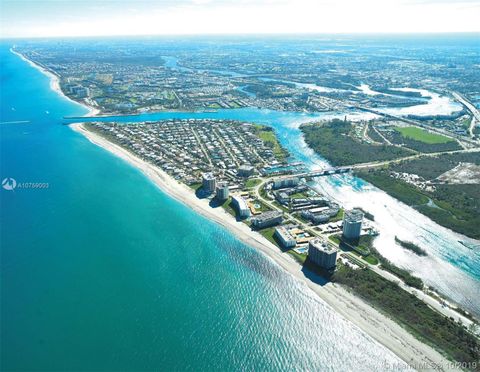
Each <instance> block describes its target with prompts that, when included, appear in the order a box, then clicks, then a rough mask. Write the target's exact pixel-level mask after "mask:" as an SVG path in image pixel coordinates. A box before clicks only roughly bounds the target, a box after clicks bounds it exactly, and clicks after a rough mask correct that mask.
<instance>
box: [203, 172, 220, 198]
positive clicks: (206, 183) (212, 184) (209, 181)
mask: <svg viewBox="0 0 480 372" xmlns="http://www.w3.org/2000/svg"><path fill="white" fill-rule="evenodd" d="M216 186H217V178H216V177H215V175H214V174H213V173H211V172H208V173H203V174H202V188H203V190H204V191H205V192H206V193H209V194H212V193H214V192H215V189H216Z"/></svg>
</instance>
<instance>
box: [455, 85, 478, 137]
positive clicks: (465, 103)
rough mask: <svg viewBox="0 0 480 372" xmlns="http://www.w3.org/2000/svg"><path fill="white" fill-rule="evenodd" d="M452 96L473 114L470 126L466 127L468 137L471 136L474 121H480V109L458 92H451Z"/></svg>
mask: <svg viewBox="0 0 480 372" xmlns="http://www.w3.org/2000/svg"><path fill="white" fill-rule="evenodd" d="M452 94H453V96H454V97H455V98H456V99H457V101H458V102H460V103H461V104H462V105H463V106H464V107H465V108H466V109H467V110H468V111H470V112H471V113H472V115H473V117H472V122H471V123H470V127H469V128H468V132H469V133H470V137H472V138H473V136H474V135H473V129H474V128H475V123H476V122H478V123H480V111H478V109H477V108H476V107H475V106H474V105H473V104H472V103H471V102H470V101H469V100H467V99H466V98H465V97H463V96H462V95H461V94H460V93H457V92H452Z"/></svg>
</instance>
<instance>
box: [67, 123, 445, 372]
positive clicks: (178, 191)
mask: <svg viewBox="0 0 480 372" xmlns="http://www.w3.org/2000/svg"><path fill="white" fill-rule="evenodd" d="M70 127H71V128H72V130H74V131H76V132H77V133H80V134H82V135H83V136H85V137H86V138H87V139H88V140H89V141H90V142H91V143H93V144H95V145H97V146H99V147H101V148H103V149H104V150H106V151H108V152H110V153H112V154H113V155H115V156H117V157H119V158H120V159H122V160H124V161H126V162H127V163H129V164H130V165H132V166H134V167H135V168H137V169H138V170H140V171H141V172H142V173H143V174H144V175H145V176H147V177H148V178H149V180H150V181H152V182H153V183H154V184H155V185H156V186H157V187H158V188H159V189H160V190H162V191H163V192H165V193H166V194H167V195H168V196H170V197H173V198H174V199H176V200H177V201H179V202H181V203H182V204H184V205H186V206H188V207H189V208H191V209H192V210H193V211H195V212H196V213H199V214H201V215H202V216H204V217H206V218H208V219H210V220H212V221H213V222H216V223H218V224H220V225H221V226H223V227H224V228H226V229H227V230H228V231H229V232H231V233H233V234H234V235H235V237H236V238H237V239H239V240H240V241H242V242H243V243H245V244H246V245H249V246H250V247H253V248H255V249H257V250H258V251H260V253H262V254H263V255H264V256H266V257H267V258H268V259H270V260H272V261H273V262H274V263H275V264H277V265H279V266H280V267H282V268H283V269H284V270H285V271H286V272H287V273H289V274H290V275H292V276H293V277H294V278H295V279H296V280H299V281H300V282H301V283H302V284H303V285H305V286H306V287H308V288H309V289H310V290H312V291H313V292H314V293H315V294H316V295H317V296H318V298H319V299H320V300H321V301H323V302H325V303H326V304H327V305H329V306H330V307H331V308H332V309H333V310H335V311H336V312H337V313H338V314H339V315H340V316H342V317H343V318H345V319H347V320H348V321H350V322H351V323H353V324H354V325H355V326H357V327H358V328H360V329H361V330H362V331H363V332H364V333H366V334H367V335H369V336H370V337H372V338H373V339H374V340H375V341H376V342H378V343H380V344H381V345H383V346H384V347H386V348H387V349H389V350H390V351H391V352H393V353H394V354H395V355H396V356H397V357H399V358H400V359H402V360H403V361H404V362H406V363H408V364H410V365H412V366H422V365H434V364H435V365H439V366H443V368H444V369H448V366H449V364H448V361H447V359H446V358H445V357H443V356H442V355H441V354H440V353H439V352H438V351H436V350H434V349H433V348H432V347H430V346H429V345H426V344H424V343H422V342H421V341H419V340H418V339H416V338H415V337H414V336H413V335H411V334H410V333H408V332H407V331H406V330H405V329H404V328H403V327H401V326H400V325H399V324H397V323H396V322H395V321H393V320H392V319H390V318H388V317H386V316H385V315H383V314H381V313H380V312H378V311H377V310H375V309H374V308H372V307H371V306H370V305H368V304H367V303H366V302H364V301H363V300H362V299H360V298H359V297H357V296H355V295H353V294H352V293H350V292H348V291H347V290H346V289H344V288H343V287H341V286H340V285H338V284H334V283H328V284H326V285H323V286H321V285H319V284H317V283H315V282H314V281H312V280H311V279H309V278H307V277H306V276H305V274H304V273H303V271H302V266H301V265H300V264H299V263H297V262H296V261H295V260H294V259H293V258H291V257H290V256H288V255H287V254H286V253H282V252H281V251H280V250H279V249H278V247H276V246H275V245H273V244H272V243H271V242H269V241H268V240H267V239H266V238H264V237H263V236H262V235H260V234H259V233H257V232H255V231H252V230H251V229H250V228H249V227H248V226H246V225H245V224H243V223H239V222H237V221H236V220H235V218H233V217H232V216H231V215H230V214H228V213H227V212H226V211H225V210H223V209H222V208H216V209H214V208H211V207H210V206H209V205H208V201H205V200H201V199H198V198H197V197H196V196H195V194H194V192H193V191H192V190H191V189H190V188H188V187H187V186H186V185H184V184H181V183H179V182H177V181H176V180H174V179H172V178H171V177H170V176H169V175H168V174H167V173H165V172H164V171H163V170H161V169H159V168H158V167H155V166H153V165H152V164H150V163H147V162H146V161H144V160H142V159H140V158H139V157H137V156H135V155H133V154H132V153H130V152H129V151H127V150H126V149H124V148H122V147H120V146H119V145H116V144H114V143H112V142H110V141H108V140H107V139H105V138H104V137H102V136H100V135H98V134H96V133H94V132H92V131H89V130H87V129H86V128H85V127H84V126H83V125H82V124H81V123H75V124H72V125H70Z"/></svg>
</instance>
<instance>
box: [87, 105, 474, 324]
mask: <svg viewBox="0 0 480 372" xmlns="http://www.w3.org/2000/svg"><path fill="white" fill-rule="evenodd" d="M344 115H351V116H356V115H361V114H358V113H355V112H350V113H340V112H337V113H335V112H330V113H315V114H312V113H298V112H279V111H273V110H266V109H257V108H242V109H234V110H225V109H222V110H218V111H217V112H214V113H211V112H196V113H192V112H161V113H145V114H140V115H135V116H112V117H108V118H102V119H100V120H105V121H118V122H139V121H149V120H152V121H154V120H162V119H172V118H178V119H189V118H197V119H199V118H216V119H233V120H241V121H247V122H255V123H259V124H265V125H271V126H273V127H275V129H276V132H277V135H278V136H279V139H280V141H281V143H282V144H283V145H284V146H285V147H286V148H287V149H288V150H289V151H290V153H291V155H292V159H293V160H295V161H302V162H304V163H305V164H306V165H307V166H308V167H309V168H319V167H323V166H326V165H328V163H327V162H326V161H325V160H324V159H323V158H321V157H320V156H318V155H316V154H315V153H314V152H313V151H312V150H311V149H309V148H308V147H307V146H306V144H305V142H304V140H303V138H302V134H301V131H300V129H299V126H300V124H301V123H304V122H309V121H314V120H318V119H325V118H329V117H334V116H337V117H344ZM87 120H99V119H98V118H92V119H87ZM317 182H318V184H319V189H320V191H322V192H325V193H327V194H328V195H330V196H331V197H332V198H335V199H337V200H338V201H339V202H340V203H341V204H342V205H345V206H348V207H355V206H362V207H363V208H364V209H365V210H369V211H371V212H372V213H373V214H374V215H375V216H378V217H379V218H376V223H377V225H378V226H377V227H378V228H379V229H380V231H381V236H380V237H379V238H378V239H377V242H376V247H377V248H378V249H379V250H380V252H381V253H382V254H384V255H385V256H387V257H388V258H389V259H391V260H393V261H394V262H396V263H397V264H399V265H400V266H402V267H405V268H407V269H409V270H411V271H412V272H414V274H415V275H417V276H420V277H421V278H422V279H423V280H424V281H425V283H426V284H428V285H430V286H432V287H434V288H436V289H437V290H438V291H440V292H441V293H442V294H444V295H445V296H447V297H449V298H450V299H452V300H454V301H455V302H457V303H458V304H460V305H461V306H463V307H464V308H466V309H468V310H470V311H472V312H475V313H476V314H480V300H479V298H480V284H479V281H480V250H479V249H469V248H467V247H465V246H464V245H462V244H461V243H460V242H459V241H460V240H462V241H467V242H469V244H472V245H474V246H478V245H479V244H480V242H478V241H474V240H471V239H468V238H466V237H464V236H461V235H458V234H456V233H454V232H452V231H450V230H447V229H445V228H443V227H441V226H439V225H437V224H435V223H433V222H432V221H431V220H429V219H427V218H426V217H424V216H422V215H421V214H419V213H418V212H416V211H415V210H413V209H412V208H410V207H407V206H406V205H404V204H402V203H400V202H398V201H396V200H395V199H393V198H391V197H389V196H388V195H387V194H385V193H384V192H382V191H380V190H378V189H376V188H374V187H372V186H371V185H369V184H368V183H366V182H365V181H363V180H361V179H359V178H357V177H353V176H351V175H338V176H331V177H323V178H319V179H317ZM380 216H381V217H380ZM395 236H399V237H402V238H403V239H404V240H408V241H413V242H415V243H417V244H419V245H420V246H422V248H424V249H425V250H427V251H428V253H429V256H427V257H424V258H419V257H418V256H416V255H414V254H409V252H405V250H404V249H402V248H401V247H400V246H398V245H396V244H395Z"/></svg>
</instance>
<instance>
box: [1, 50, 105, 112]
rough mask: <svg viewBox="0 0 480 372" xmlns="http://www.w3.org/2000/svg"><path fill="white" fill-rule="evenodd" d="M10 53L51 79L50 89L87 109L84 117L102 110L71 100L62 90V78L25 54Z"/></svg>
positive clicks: (13, 51)
mask: <svg viewBox="0 0 480 372" xmlns="http://www.w3.org/2000/svg"><path fill="white" fill-rule="evenodd" d="M10 51H11V52H12V53H13V54H15V55H17V56H18V57H20V58H21V59H22V60H24V61H25V62H27V63H28V64H29V65H30V66H32V67H33V68H36V69H37V70H39V71H41V72H42V73H43V74H45V75H47V76H48V77H49V78H50V88H51V89H52V90H53V91H54V92H56V93H57V94H58V95H60V96H62V97H63V98H65V99H67V100H69V101H70V102H73V103H75V104H77V105H80V106H82V107H85V108H86V109H88V113H87V114H86V115H84V116H86V117H88V116H96V115H98V114H99V113H100V109H98V108H97V107H94V106H91V105H88V104H87V103H86V102H83V101H82V102H77V101H75V100H73V99H71V98H70V97H68V96H66V95H65V94H64V93H63V91H62V89H61V88H60V78H59V76H58V75H57V74H55V73H53V72H52V71H50V70H48V69H46V68H45V67H43V66H40V65H39V64H37V63H35V62H33V61H31V60H30V59H28V58H27V57H25V56H24V55H23V54H21V53H19V52H17V51H15V50H14V49H13V48H10Z"/></svg>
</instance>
